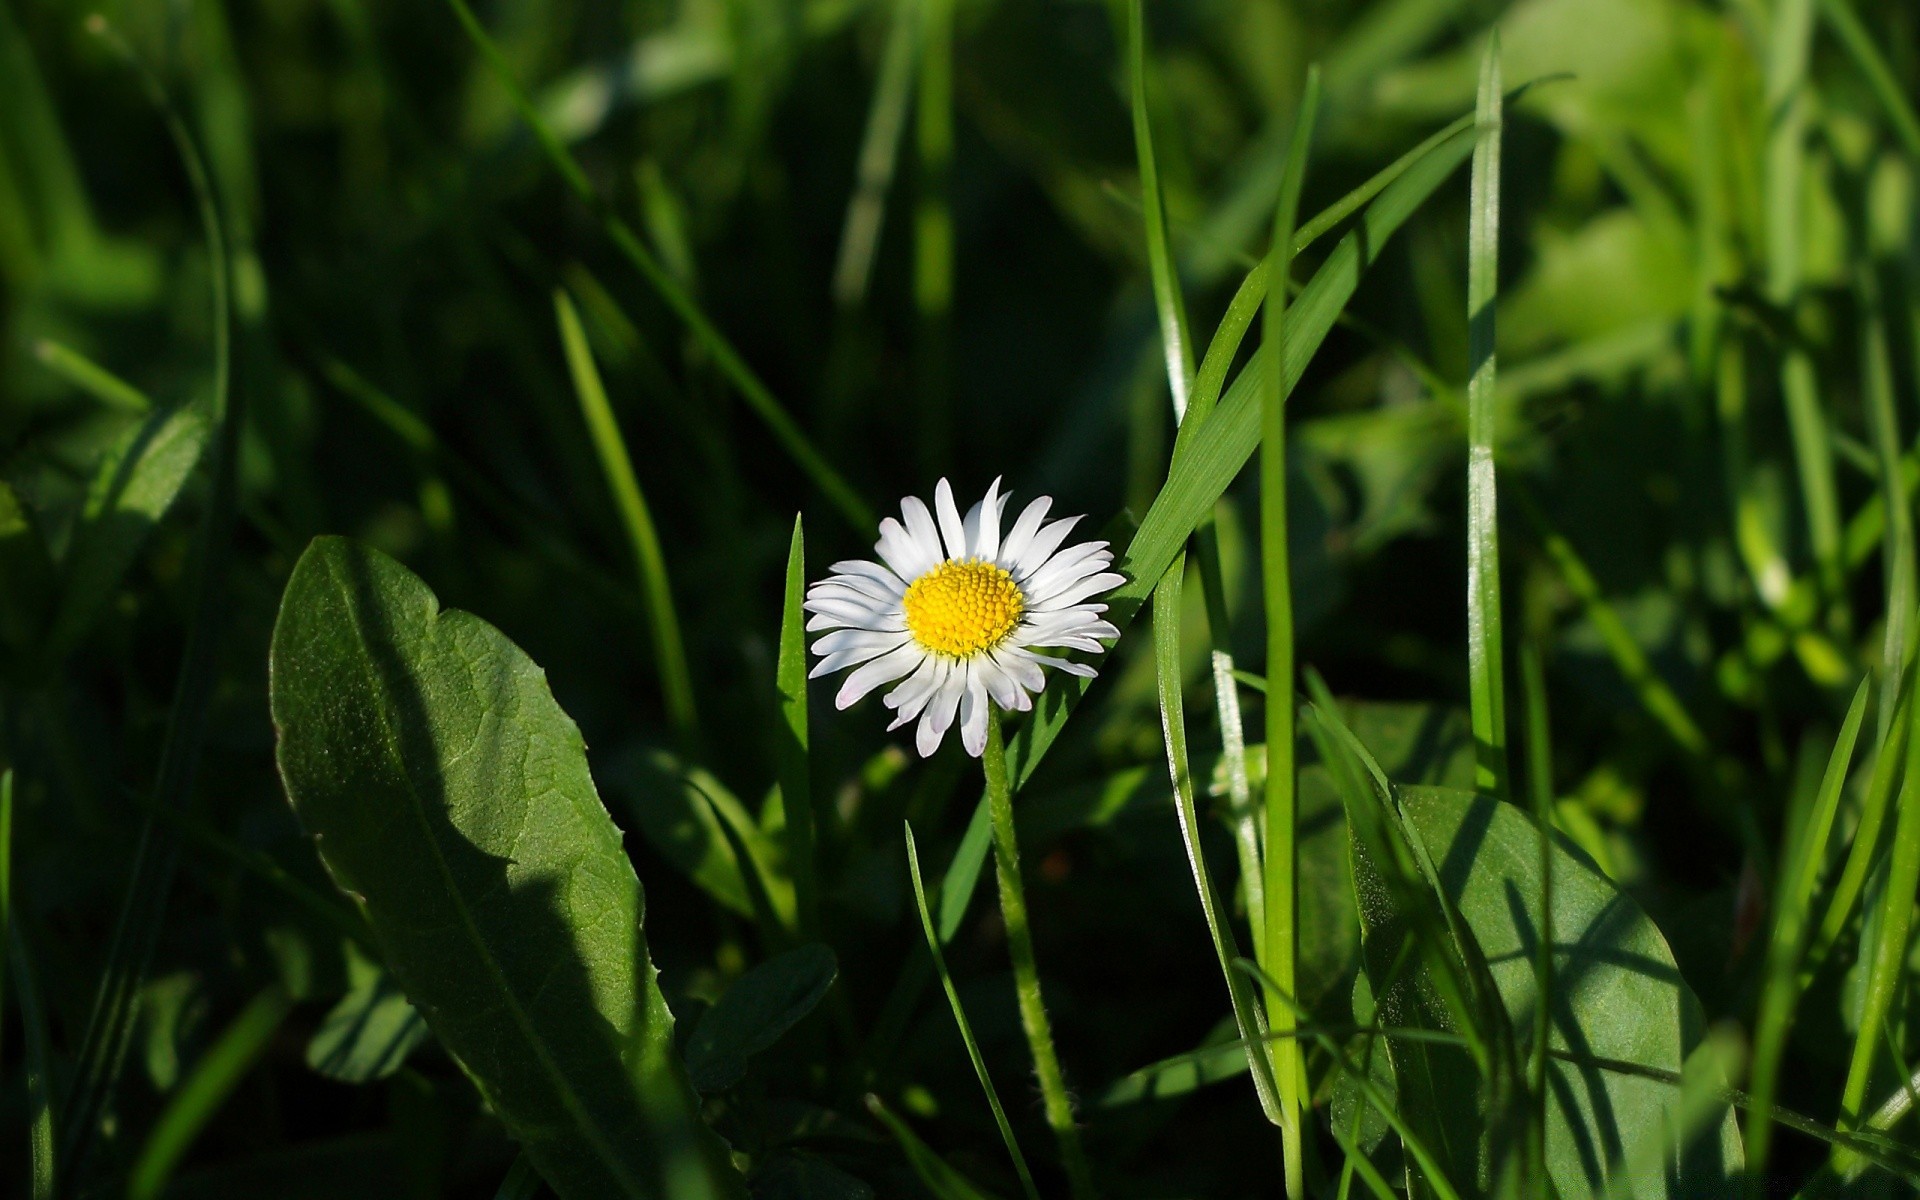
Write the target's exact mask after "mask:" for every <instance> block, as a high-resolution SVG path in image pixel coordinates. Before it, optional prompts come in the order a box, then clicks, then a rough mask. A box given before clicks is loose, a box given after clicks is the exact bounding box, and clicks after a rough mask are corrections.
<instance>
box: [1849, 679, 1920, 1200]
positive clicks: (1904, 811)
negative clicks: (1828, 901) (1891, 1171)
mask: <svg viewBox="0 0 1920 1200" xmlns="http://www.w3.org/2000/svg"><path fill="white" fill-rule="evenodd" d="M1908 709H1909V712H1908V720H1909V721H1911V720H1913V717H1914V713H1916V712H1920V707H1917V706H1915V705H1913V704H1912V703H1911V702H1909V705H1908ZM1906 750H1907V754H1906V779H1905V781H1904V782H1903V783H1902V784H1901V787H1900V795H1899V799H1898V802H1897V803H1898V807H1899V817H1898V820H1897V822H1896V824H1895V826H1894V832H1893V851H1892V855H1891V859H1890V861H1889V862H1888V865H1887V876H1886V885H1885V888H1884V889H1883V890H1882V892H1881V894H1880V911H1879V920H1878V922H1877V924H1876V923H1869V927H1870V928H1871V929H1872V930H1873V933H1872V936H1871V938H1870V940H1868V941H1867V942H1866V943H1865V944H1863V945H1862V946H1861V947H1860V959H1861V961H1862V962H1863V963H1865V964H1866V965H1867V972H1868V973H1867V982H1866V992H1865V995H1864V996H1863V998H1862V1000H1861V1004H1860V1026H1859V1030H1860V1031H1859V1034H1858V1036H1857V1037H1856V1038H1855V1040H1854V1044H1853V1054H1852V1057H1851V1058H1850V1059H1849V1061H1848V1065H1847V1082H1846V1086H1845V1087H1844V1089H1843V1090H1842V1092H1841V1097H1840V1124H1841V1127H1842V1128H1846V1129H1853V1128H1857V1127H1858V1125H1859V1123H1860V1120H1861V1118H1862V1117H1863V1116H1864V1112H1863V1106H1864V1105H1865V1103H1866V1099H1867V1088H1868V1087H1869V1086H1871V1085H1872V1082H1873V1067H1874V1062H1875V1059H1876V1058H1877V1053H1876V1050H1877V1042H1878V1031H1879V1029H1880V1026H1881V1024H1882V1022H1884V1021H1885V1020H1886V1018H1887V1014H1888V1013H1889V1012H1890V1011H1892V1008H1893V1001H1894V997H1895V995H1896V994H1897V993H1898V992H1899V991H1900V989H1901V986H1902V984H1903V982H1904V976H1905V963H1906V959H1907V940H1908V934H1909V933H1910V932H1911V930H1912V927H1913V904H1914V893H1915V890H1916V888H1920V737H1915V736H1914V731H1913V730H1911V729H1909V731H1908V734H1907V747H1906ZM1851 1162H1852V1159H1851V1155H1850V1154H1848V1153H1847V1152H1840V1153H1836V1154H1835V1156H1834V1166H1835V1169H1836V1170H1839V1171H1841V1173H1842V1174H1845V1173H1846V1172H1847V1169H1848V1167H1849V1166H1850V1165H1851Z"/></svg>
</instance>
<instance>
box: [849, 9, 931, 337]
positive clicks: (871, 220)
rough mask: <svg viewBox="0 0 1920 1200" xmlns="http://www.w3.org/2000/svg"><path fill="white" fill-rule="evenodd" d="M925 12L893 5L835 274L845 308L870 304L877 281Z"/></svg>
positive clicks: (856, 167)
mask: <svg viewBox="0 0 1920 1200" xmlns="http://www.w3.org/2000/svg"><path fill="white" fill-rule="evenodd" d="M925 7H926V5H925V2H924V0H893V14H892V22H893V23H892V25H891V27H890V28H889V29H888V30H887V43H886V46H885V48H884V49H882V50H881V52H880V73H879V76H878V78H876V79H875V80H874V84H873V103H872V105H871V106H870V107H869V108H868V109H867V129H866V133H865V135H864V136H863V137H862V138H861V141H860V157H859V159H858V160H857V163H856V165H855V168H854V171H855V178H854V187H853V196H852V198H851V199H849V200H848V201H847V217H846V222H845V223H844V224H843V225H842V226H841V230H840V254H839V258H838V260H837V262H836V263H835V266H834V269H833V298H834V301H835V302H836V303H838V304H840V305H842V306H844V307H848V308H854V307H858V306H859V305H861V304H862V303H864V302H865V301H866V298H867V284H868V281H869V280H870V279H872V277H873V259H874V254H875V252H876V251H877V250H878V249H879V246H880V227H881V224H882V222H884V221H885V220H886V215H887V192H888V191H889V190H890V189H891V188H892V186H893V175H894V164H895V163H896V162H898V161H899V158H900V138H901V134H902V133H903V132H904V131H905V129H906V125H907V108H908V104H909V102H910V100H911V99H912V96H913V74H914V64H915V60H916V59H917V57H918V55H917V54H916V53H915V50H916V44H917V43H918V42H919V40H920V39H919V30H920V22H921V18H922V10H923V9H924V8H925Z"/></svg>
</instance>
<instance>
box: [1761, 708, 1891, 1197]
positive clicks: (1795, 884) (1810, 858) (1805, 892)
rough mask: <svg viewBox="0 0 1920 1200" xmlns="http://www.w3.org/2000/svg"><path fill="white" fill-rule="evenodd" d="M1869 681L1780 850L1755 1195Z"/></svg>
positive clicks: (1764, 1016)
mask: <svg viewBox="0 0 1920 1200" xmlns="http://www.w3.org/2000/svg"><path fill="white" fill-rule="evenodd" d="M1869 682H1870V681H1869V680H1865V679H1863V680H1861V681H1860V686H1859V688H1858V689H1856V690H1855V692H1854V694H1853V703H1852V705H1851V706H1849V707H1848V709H1847V718H1846V721H1845V722H1844V723H1843V724H1842V725H1841V726H1840V736H1839V737H1838V738H1836V739H1835V740H1834V744H1833V753H1832V755H1831V756H1830V757H1829V758H1828V759H1827V770H1826V774H1825V775H1824V776H1822V778H1821V780H1820V788H1819V790H1818V792H1817V793H1816V794H1815V796H1814V798H1813V800H1812V802H1811V804H1810V805H1809V806H1807V808H1806V811H1804V812H1795V813H1793V814H1791V818H1792V819H1791V820H1790V823H1789V826H1788V830H1787V842H1786V846H1785V847H1784V848H1783V850H1782V853H1781V855H1780V877H1779V880H1778V882H1777V883H1776V884H1775V886H1774V894H1773V912H1774V917H1773V933H1772V937H1771V938H1770V939H1769V941H1768V943H1767V958H1766V965H1765V966H1764V968H1763V969H1762V983H1761V993H1760V1009H1759V1015H1758V1017H1757V1018H1756V1019H1755V1021H1754V1036H1753V1067H1752V1076H1751V1079H1752V1085H1751V1086H1752V1093H1751V1094H1752V1096H1753V1101H1754V1107H1753V1108H1751V1109H1749V1110H1748V1112H1747V1126H1746V1144H1747V1169H1748V1173H1749V1176H1750V1178H1751V1180H1752V1184H1751V1187H1750V1189H1749V1194H1751V1195H1756V1196H1757V1195H1759V1194H1760V1189H1761V1187H1762V1182H1761V1181H1763V1180H1764V1179H1766V1177H1767V1173H1766V1166H1767V1157H1768V1154H1769V1152H1770V1151H1771V1149H1772V1136H1773V1123H1772V1121H1770V1120H1769V1119H1768V1112H1769V1111H1770V1110H1771V1109H1772V1107H1773V1098H1774V1091H1775V1088H1776V1086H1777V1085H1778V1082H1779V1067H1780V1061H1781V1056H1782V1055H1783V1054H1784V1053H1785V1051H1786V1045H1787V1035H1788V1033H1789V1032H1790V1031H1791V1029H1792V1028H1793V1013H1794V1007H1795V1005H1796V1004H1797V1003H1798V1001H1799V998H1800V995H1799V992H1800V989H1799V988H1798V987H1797V986H1796V975H1797V973H1798V970H1799V958H1800V952H1801V949H1802V947H1803V946H1804V944H1805V941H1806V933H1807V925H1808V918H1809V917H1810V916H1811V915H1812V910H1813V888H1814V883H1815V880H1816V879H1817V877H1818V875H1819V870H1820V864H1821V863H1822V862H1823V861H1824V860H1825V857H1826V848H1827V837H1828V835H1829V834H1830V833H1831V832H1832V829H1833V820H1834V815H1835V814H1836V813H1837V812H1838V811H1839V808H1840V794H1841V791H1842V789H1844V788H1845V786H1846V782H1847V770H1848V767H1849V766H1850V765H1851V764H1852V762H1853V748H1854V744H1855V742H1856V741H1857V740H1858V738H1859V736H1860V725H1861V721H1862V720H1863V718H1864V717H1865V715H1866V708H1867V696H1868V683H1869Z"/></svg>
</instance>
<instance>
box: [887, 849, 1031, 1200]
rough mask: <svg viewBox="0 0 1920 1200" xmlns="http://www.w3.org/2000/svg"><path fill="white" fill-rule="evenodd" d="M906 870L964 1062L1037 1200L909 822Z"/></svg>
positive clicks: (1015, 1165)
mask: <svg viewBox="0 0 1920 1200" xmlns="http://www.w3.org/2000/svg"><path fill="white" fill-rule="evenodd" d="M906 828H907V871H908V873H909V874H910V875H911V876H912V879H913V902H914V904H915V905H916V906H917V907H918V908H919V910H920V929H921V931H922V932H923V933H925V934H926V937H927V953H929V954H931V955H932V956H933V969H934V970H935V971H936V972H938V973H939V976H940V986H941V988H942V989H944V990H945V991H946V993H947V1005H948V1007H950V1008H951V1009H952V1010H953V1023H954V1024H955V1025H956V1026H958V1027H959V1029H960V1040H961V1041H962V1042H965V1043H966V1047H967V1061H969V1062H971V1063H972V1064H973V1073H974V1075H975V1076H976V1077H977V1078H978V1079H979V1080H980V1090H981V1091H983V1092H985V1093H986V1094H987V1107H989V1108H991V1109H992V1110H993V1123H994V1125H995V1126H996V1127H997V1128H998V1129H999V1130H1000V1140H1001V1141H1002V1142H1005V1143H1006V1146H1007V1156H1008V1157H1009V1158H1011V1159H1012V1160H1013V1169H1014V1173H1015V1174H1017V1175H1019V1176H1020V1190H1021V1191H1023V1192H1025V1193H1026V1195H1027V1200H1040V1191H1039V1189H1038V1188H1036V1187H1034V1185H1033V1173H1032V1172H1031V1171H1029V1170H1028V1169H1027V1156H1026V1155H1024V1154H1022V1153H1021V1152H1020V1142H1019V1139H1017V1138H1015V1137H1014V1136H1013V1126H1012V1125H1011V1124H1009V1123H1008V1122H1007V1110H1006V1109H1004V1108H1002V1107H1001V1106H1000V1093H999V1091H998V1090H997V1089H996V1088H995V1087H994V1086H993V1076H991V1075H989V1074H988V1073H987V1060H986V1059H984V1058H982V1057H981V1055H980V1043H979V1042H978V1041H976V1040H975V1039H974V1036H973V1025H972V1023H971V1022H969V1021H968V1020H967V1010H966V1009H965V1008H964V1007H962V1006H961V1004H960V992H959V990H958V989H957V988H955V987H954V986H953V976H952V975H951V974H949V973H948V972H947V958H946V955H944V954H942V953H941V952H940V935H939V934H937V933H935V932H934V928H933V914H932V913H931V912H930V911H929V910H928V909H927V887H926V884H925V883H923V882H922V881H921V879H920V850H919V848H918V847H917V846H915V845H914V841H913V823H912V822H908V823H907V827H906Z"/></svg>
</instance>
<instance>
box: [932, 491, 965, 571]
mask: <svg viewBox="0 0 1920 1200" xmlns="http://www.w3.org/2000/svg"><path fill="white" fill-rule="evenodd" d="M933 511H934V514H935V515H936V516H938V517H939V518H940V536H942V537H944V538H945V539H946V541H947V557H948V558H965V557H966V556H967V528H966V526H965V525H964V524H962V523H961V521H960V510H959V509H957V508H955V507H954V506H953V488H952V486H951V485H949V484H948V483H947V481H946V480H944V479H942V480H941V481H940V482H939V483H938V484H936V485H935V486H934V489H933Z"/></svg>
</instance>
